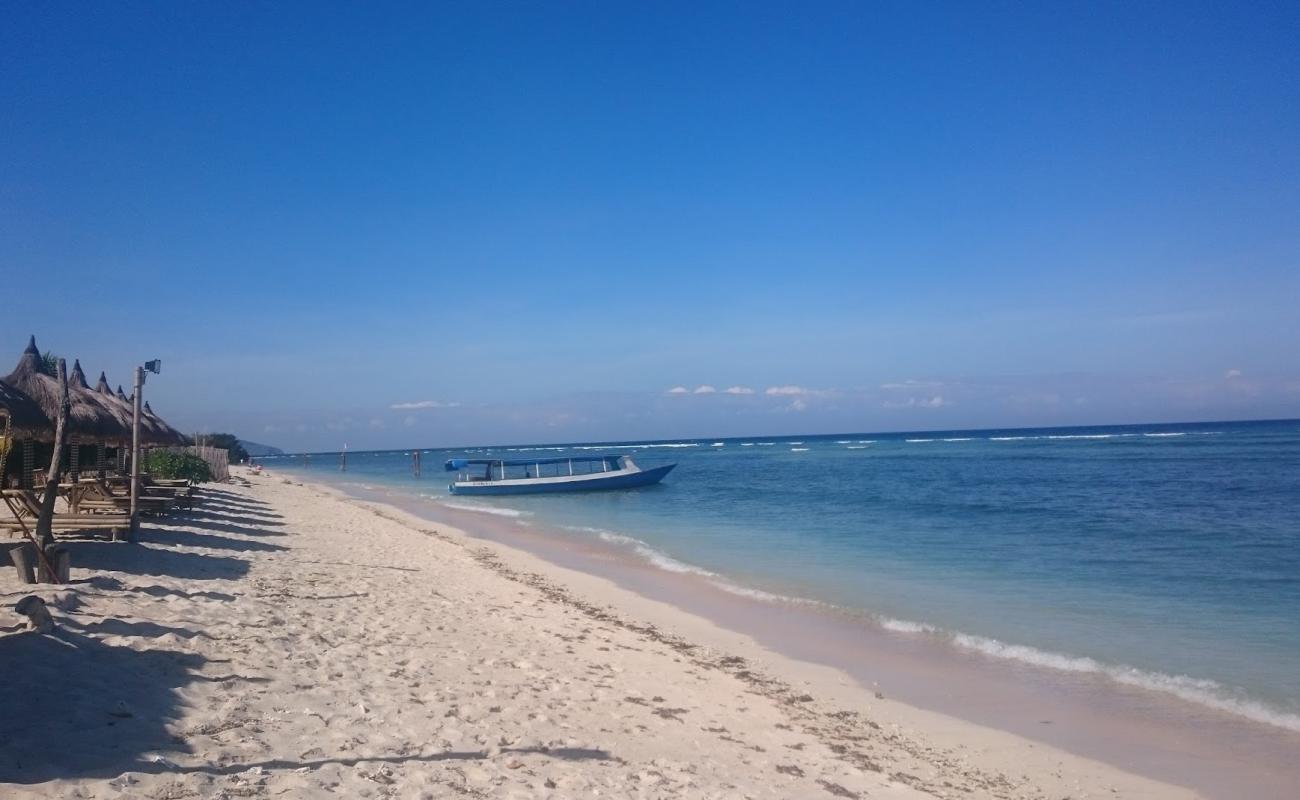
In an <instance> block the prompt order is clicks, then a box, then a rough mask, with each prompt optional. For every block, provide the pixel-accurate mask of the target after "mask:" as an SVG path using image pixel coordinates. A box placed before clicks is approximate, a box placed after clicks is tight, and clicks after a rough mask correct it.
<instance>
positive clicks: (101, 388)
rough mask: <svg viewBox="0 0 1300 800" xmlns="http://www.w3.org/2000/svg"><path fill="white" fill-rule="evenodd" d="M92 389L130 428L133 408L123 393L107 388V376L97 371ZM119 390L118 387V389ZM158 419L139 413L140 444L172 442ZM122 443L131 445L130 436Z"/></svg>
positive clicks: (128, 428)
mask: <svg viewBox="0 0 1300 800" xmlns="http://www.w3.org/2000/svg"><path fill="white" fill-rule="evenodd" d="M91 391H93V392H94V393H95V394H96V395H97V396H98V397H99V398H100V400H101V401H102V402H104V403H107V404H110V405H112V406H113V407H114V408H116V409H118V414H119V415H120V416H121V418H122V419H123V420H124V421H125V423H126V428H127V430H130V429H131V424H132V422H131V421H132V419H133V417H134V415H135V408H134V407H133V406H132V404H131V401H130V400H128V399H127V397H126V395H124V394H114V393H113V390H112V389H110V388H108V377H107V376H106V375H105V374H104V373H102V372H101V373H99V382H98V383H97V384H95V387H94V388H93V389H92V390H91ZM119 392H120V389H119ZM159 422H160V420H158V419H157V418H156V417H152V418H151V417H150V416H149V415H148V414H146V413H144V412H143V409H142V410H141V413H140V444H141V445H143V446H149V447H152V446H154V445H166V444H174V442H173V440H172V436H171V434H170V433H169V432H168V431H167V430H166V429H165V428H163V427H161V426H159V424H158V423H159ZM123 444H124V445H125V446H127V447H130V445H131V439H130V437H127V439H126V441H125V442H123Z"/></svg>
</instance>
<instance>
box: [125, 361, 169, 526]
mask: <svg viewBox="0 0 1300 800" xmlns="http://www.w3.org/2000/svg"><path fill="white" fill-rule="evenodd" d="M145 370H148V371H149V372H152V373H153V374H155V375H161V374H162V361H161V360H160V359H156V358H155V359H154V360H152V361H146V362H144V366H143V367H136V368H135V397H134V398H133V400H132V404H131V405H132V408H131V533H130V538H131V539H132V540H134V539H135V535H136V533H137V532H138V531H139V530H140V412H141V409H142V408H143V407H144V396H143V395H144V373H145Z"/></svg>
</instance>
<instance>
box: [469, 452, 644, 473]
mask: <svg viewBox="0 0 1300 800" xmlns="http://www.w3.org/2000/svg"><path fill="white" fill-rule="evenodd" d="M622 457H623V456H621V455H615V456H574V457H573V458H521V459H513V460H511V459H503V458H452V459H448V461H447V464H446V469H447V471H448V472H458V471H460V470H462V469H465V468H466V467H469V466H480V467H482V466H491V467H531V466H535V465H538V464H568V463H570V462H572V463H574V464H583V463H587V462H591V463H599V462H601V461H610V460H618V459H620V458H622Z"/></svg>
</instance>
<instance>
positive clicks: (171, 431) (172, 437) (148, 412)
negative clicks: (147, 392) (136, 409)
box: [140, 400, 190, 444]
mask: <svg viewBox="0 0 1300 800" xmlns="http://www.w3.org/2000/svg"><path fill="white" fill-rule="evenodd" d="M140 417H141V418H142V419H147V420H149V422H150V424H152V425H154V426H155V427H157V428H158V429H159V431H160V432H161V436H162V437H163V438H164V439H165V441H163V442H160V444H189V443H190V439H189V437H188V436H186V435H185V434H183V433H181V432H180V431H178V430H176V429H175V428H173V427H172V426H171V425H168V424H167V422H166V421H165V420H164V419H163V418H162V417H160V416H158V415H157V414H155V413H154V410H153V409H152V408H150V407H149V401H148V400H146V401H144V411H143V413H141V414H140Z"/></svg>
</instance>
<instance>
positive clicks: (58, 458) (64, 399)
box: [36, 358, 71, 549]
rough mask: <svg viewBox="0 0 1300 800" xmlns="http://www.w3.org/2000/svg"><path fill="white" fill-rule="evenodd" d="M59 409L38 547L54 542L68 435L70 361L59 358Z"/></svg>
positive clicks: (37, 537)
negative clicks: (56, 509) (55, 511)
mask: <svg viewBox="0 0 1300 800" xmlns="http://www.w3.org/2000/svg"><path fill="white" fill-rule="evenodd" d="M57 380H58V386H59V410H58V412H57V413H56V414H55V417H54V452H52V453H51V454H50V471H49V472H48V473H47V477H46V481H45V494H44V495H43V496H42V497H41V513H40V515H39V516H38V517H37V518H36V542H37V545H36V546H37V547H40V548H42V549H44V548H45V547H48V546H49V545H50V544H52V543H53V542H54V530H53V528H54V501H55V499H56V498H58V496H59V472H60V468H61V467H62V466H63V464H62V461H63V440H64V437H66V436H67V432H66V430H65V429H66V428H67V426H68V412H69V411H70V410H71V401H70V400H69V399H68V362H66V361H65V360H63V359H62V358H60V359H59V367H58V374H57Z"/></svg>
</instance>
